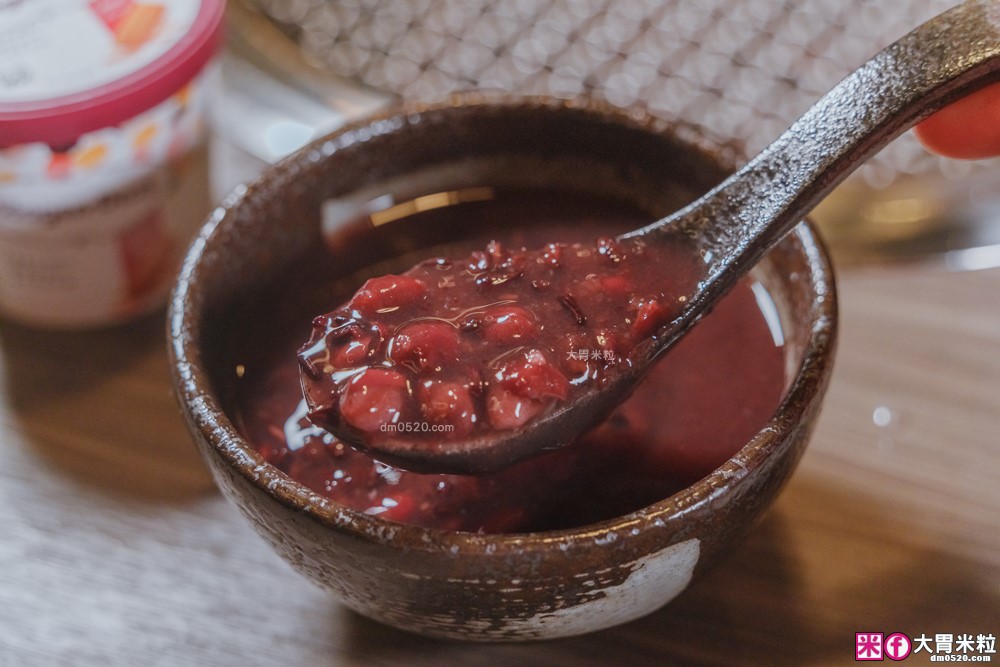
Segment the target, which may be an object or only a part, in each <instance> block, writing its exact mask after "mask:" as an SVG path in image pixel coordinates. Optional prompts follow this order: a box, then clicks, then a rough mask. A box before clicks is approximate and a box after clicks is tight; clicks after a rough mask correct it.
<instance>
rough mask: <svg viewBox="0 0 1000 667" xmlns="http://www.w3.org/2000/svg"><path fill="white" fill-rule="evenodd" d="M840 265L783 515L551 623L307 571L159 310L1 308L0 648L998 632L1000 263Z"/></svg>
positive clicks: (17, 660)
mask: <svg viewBox="0 0 1000 667" xmlns="http://www.w3.org/2000/svg"><path fill="white" fill-rule="evenodd" d="M840 287H841V304H842V329H841V332H842V335H841V346H840V352H839V357H838V360H837V366H836V375H835V378H834V381H833V384H832V387H831V389H830V393H829V396H828V399H827V403H826V407H825V411H824V413H823V416H822V420H821V423H820V426H819V429H818V432H817V433H816V435H815V438H814V439H813V442H812V445H811V448H810V450H809V452H808V453H807V455H806V457H805V459H804V461H803V462H802V465H801V467H800V469H799V471H798V472H797V473H796V475H795V477H794V478H793V481H792V482H791V484H790V485H789V487H788V488H787V490H786V491H785V492H784V494H783V495H782V496H781V498H780V499H779V501H778V502H777V504H776V505H775V507H774V508H773V509H772V511H771V512H770V513H769V514H768V516H767V518H766V519H765V520H764V522H763V523H762V524H761V525H759V526H758V527H757V528H756V529H755V530H754V531H753V532H752V534H751V536H750V538H749V539H748V540H747V541H746V542H745V543H744V544H743V545H742V546H741V547H740V548H739V550H738V551H737V552H736V553H734V554H733V556H732V557H731V558H729V559H728V560H727V561H725V562H724V563H723V564H722V565H720V566H719V567H718V568H717V569H715V570H714V571H712V572H711V573H710V574H709V575H708V576H706V577H705V578H703V579H701V580H700V581H698V582H696V583H695V584H694V585H692V586H691V587H690V589H689V590H687V591H686V592H685V593H684V594H683V595H682V596H681V597H680V598H678V599H677V600H676V601H675V602H674V603H672V604H671V605H669V606H668V607H666V608H665V609H663V610H661V611H659V612H656V613H654V614H653V615H651V616H649V617H647V618H645V619H642V620H639V621H636V622H634V623H631V624H629V625H626V626H624V627H620V628H617V629H613V630H609V631H605V632H602V633H598V634H594V635H590V636H586V637H581V638H576V639H568V640H561V641H553V642H547V643H537V644H530V645H491V646H477V645H461V644H453V643H446V642H439V641H433V640H428V639H423V638H420V637H416V636H412V635H409V634H405V633H401V632H398V631H395V630H392V629H390V628H387V627H383V626H381V625H379V624H376V623H374V622H371V621H368V620H365V619H362V618H360V617H358V616H356V615H354V614H353V613H351V612H349V611H347V610H346V609H344V608H343V607H342V606H340V605H339V604H338V603H337V602H336V601H335V600H334V599H332V598H330V597H328V596H327V594H325V593H323V592H321V591H319V590H317V589H315V588H313V587H312V585H311V584H309V583H308V582H307V581H305V580H304V579H302V578H300V577H299V576H298V575H297V574H295V573H294V572H292V570H291V569H290V568H289V567H288V566H286V565H285V563H284V562H283V561H282V560H281V559H279V558H278V557H277V556H276V555H275V554H274V553H272V552H271V550H270V548H269V547H268V546H267V545H265V543H264V542H263V541H262V540H260V539H259V538H258V537H257V536H256V535H255V534H254V533H253V532H252V531H251V529H250V528H249V526H248V525H247V524H246V523H245V522H244V521H243V519H242V518H241V517H240V516H239V515H238V514H237V512H236V510H235V509H234V508H232V507H231V506H229V505H228V504H227V503H226V502H225V501H224V500H223V499H222V497H221V496H220V495H219V494H218V493H217V492H216V490H215V488H214V486H213V484H212V481H211V479H210V478H209V476H208V474H207V472H206V470H205V468H204V467H203V466H202V464H201V461H200V460H199V459H198V457H197V455H196V454H195V452H194V448H193V446H192V444H191V442H190V441H189V439H188V435H187V433H186V431H185V428H184V426H183V424H182V421H181V418H180V416H179V414H178V410H177V408H176V407H175V403H174V397H173V394H172V389H171V385H170V378H169V373H168V366H167V360H166V354H165V344H164V340H163V322H162V315H160V316H156V317H152V318H150V319H147V320H146V321H143V322H139V323H137V324H135V325H132V326H128V327H126V328H123V329H117V330H112V331H103V332H96V333H85V334H72V335H69V334H54V333H39V332H36V331H30V330H27V329H22V328H20V327H17V326H15V325H12V324H9V323H0V359H2V362H0V377H2V382H0V531H2V532H0V665H12V666H18V667H21V666H26V665H45V666H49V665H81V666H87V665H101V666H108V665H124V666H128V667H134V666H136V665H239V666H250V665H280V664H289V665H366V666H367V665H403V664H406V665H450V664H484V665H485V664H490V665H495V664H508V663H512V662H514V661H517V663H518V664H519V665H521V666H522V667H527V666H529V665H546V666H551V665H573V666H576V665H581V664H595V665H606V664H619V665H620V664H632V665H642V664H656V665H667V664H680V665H726V666H729V665H740V664H747V665H846V664H854V656H853V653H852V651H853V645H854V633H855V632H862V631H877V632H885V633H889V632H893V631H902V632H905V633H907V634H908V635H910V636H911V637H912V636H916V635H920V634H926V635H928V636H933V635H935V634H936V633H953V634H955V635H957V634H962V633H971V634H973V635H975V634H993V635H1000V435H998V433H1000V270H998V269H991V270H983V271H978V272H965V273H951V272H946V271H944V270H943V269H941V268H938V267H935V266H926V265H925V266H909V267H892V268H863V269H850V270H844V271H842V272H841V274H840ZM926 656H927V654H926V653H924V654H923V655H921V656H918V657H913V658H910V660H909V662H910V663H911V664H914V663H918V664H924V663H927V662H929V661H928V659H927V657H926ZM995 661H1000V658H996V659H995Z"/></svg>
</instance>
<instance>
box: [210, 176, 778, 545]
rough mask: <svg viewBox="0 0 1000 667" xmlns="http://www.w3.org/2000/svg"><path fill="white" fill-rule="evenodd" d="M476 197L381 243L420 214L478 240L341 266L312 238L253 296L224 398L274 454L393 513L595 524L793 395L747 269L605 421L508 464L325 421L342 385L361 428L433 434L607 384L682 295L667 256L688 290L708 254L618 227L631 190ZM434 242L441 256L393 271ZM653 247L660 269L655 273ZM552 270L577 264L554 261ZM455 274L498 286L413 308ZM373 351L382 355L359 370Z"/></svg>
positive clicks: (681, 478)
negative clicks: (477, 471) (393, 443)
mask: <svg viewBox="0 0 1000 667" xmlns="http://www.w3.org/2000/svg"><path fill="white" fill-rule="evenodd" d="M460 199H461V197H453V198H452V199H451V200H450V201H458V200H460ZM480 199H481V200H479V201H466V202H464V203H453V204H452V205H447V206H439V207H437V208H432V209H431V210H424V211H421V212H410V213H409V214H408V215H406V216H405V217H404V218H403V219H396V220H393V221H392V223H391V224H390V225H385V226H386V228H387V233H386V235H385V243H392V240H391V239H392V236H391V234H392V230H391V228H392V227H393V226H397V225H415V226H418V227H417V228H420V229H426V230H428V233H427V237H426V238H428V239H431V240H438V239H437V238H435V236H438V237H439V236H440V234H437V235H436V234H435V232H434V230H456V229H462V230H470V229H472V230H476V233H477V234H478V236H476V237H472V238H469V239H463V240H462V241H459V242H452V243H447V244H445V245H438V246H435V247H429V248H422V249H413V252H410V253H406V252H402V253H401V254H400V256H399V257H398V258H396V259H394V260H392V261H391V262H388V263H386V262H381V263H378V264H377V265H374V266H372V267H369V268H367V269H365V270H364V271H361V272H359V273H357V274H355V275H353V276H352V277H351V278H350V279H348V280H344V279H343V278H339V279H338V278H336V276H335V273H336V272H335V267H332V266H330V264H331V262H330V261H329V256H328V255H327V254H326V253H324V251H323V249H321V248H320V249H315V252H314V253H313V254H312V256H311V257H309V258H307V259H305V260H304V261H302V262H300V263H299V264H297V265H296V266H294V267H292V268H290V269H289V270H288V273H287V274H286V275H285V276H283V277H282V279H280V280H278V281H275V284H274V288H273V291H272V292H270V293H267V294H260V295H258V299H256V304H258V305H256V306H255V304H245V306H244V309H245V311H246V312H248V313H250V315H249V316H248V317H246V321H247V322H248V325H247V326H246V327H245V329H246V330H245V331H244V332H243V334H242V335H241V336H239V337H238V338H237V340H236V341H234V347H235V351H234V353H233V354H234V355H235V359H236V363H235V364H234V366H235V376H234V385H233V387H232V388H230V389H231V393H232V395H231V397H230V399H231V400H232V401H233V402H234V404H235V406H236V408H237V410H236V414H237V415H238V419H237V422H238V427H239V428H240V429H241V430H242V432H243V433H244V435H245V436H246V438H247V439H248V441H249V442H251V443H252V444H253V446H254V447H255V448H256V449H257V451H258V452H259V453H260V454H261V455H262V456H263V457H264V458H265V459H266V460H267V461H268V462H270V463H271V464H273V465H275V466H277V467H278V468H279V469H281V470H282V471H284V472H285V473H287V474H288V475H289V476H290V477H292V478H293V479H295V480H297V481H298V482H300V483H302V484H304V485H305V486H307V487H309V488H310V489H312V490H314V491H316V492H317V493H319V494H322V495H323V496H326V497H328V498H330V499H331V500H334V501H336V502H338V503H341V504H343V505H345V506H347V507H350V508H352V509H355V510H358V511H361V512H366V513H369V514H376V515H378V516H380V517H382V518H384V519H389V520H392V521H397V522H400V523H407V524H413V525H418V526H424V527H433V528H441V529H447V530H461V531H472V532H475V531H481V532H487V533H497V532H524V531H534V530H547V529H558V528H567V527H573V526H579V525H584V524H587V523H591V522H594V521H599V520H602V519H607V518H611V517H614V516H619V515H621V514H624V513H627V512H630V511H634V510H638V509H641V508H642V507H645V506H647V505H649V504H652V503H654V502H656V501H658V500H661V499H663V498H666V497H668V496H670V495H671V494H673V493H674V492H676V491H678V490H680V489H682V488H684V487H686V486H688V485H690V484H691V483H693V482H695V481H697V480H698V479H700V478H702V477H704V476H705V475H706V474H708V473H709V472H711V471H712V470H714V469H715V468H716V467H718V466H719V465H721V464H722V463H723V462H725V461H726V460H727V459H728V458H730V457H731V456H732V455H733V454H734V453H735V452H736V451H737V450H738V449H739V448H740V447H742V446H743V445H744V444H745V443H746V442H747V441H748V440H749V439H750V438H751V437H752V436H753V435H754V434H755V433H756V432H757V431H758V430H759V429H760V428H761V427H762V426H764V424H766V423H767V421H768V420H769V419H770V417H771V416H772V414H773V413H774V412H775V410H776V408H777V406H778V404H779V402H780V400H781V397H782V393H783V391H784V384H785V378H784V355H783V351H782V349H781V346H782V344H783V340H782V334H781V330H780V327H779V325H778V323H777V315H776V313H775V311H774V305H773V303H772V302H771V299H770V296H769V295H768V294H767V292H766V291H765V290H764V289H763V287H762V285H761V284H760V283H757V282H755V281H754V280H753V279H752V277H751V278H748V279H745V280H743V281H742V282H740V283H739V284H738V285H737V286H736V287H735V288H734V289H733V290H732V292H730V293H729V294H728V295H727V296H726V297H725V298H724V299H722V301H721V302H720V303H719V304H718V305H717V306H716V307H715V309H714V310H713V311H712V312H711V313H710V314H708V315H707V316H705V317H704V318H703V319H702V320H701V321H700V322H699V323H698V324H697V325H696V326H695V327H694V328H693V329H692V330H691V331H690V333H689V334H688V335H687V336H686V337H685V338H684V339H682V340H681V341H680V342H679V343H678V344H677V345H676V346H675V347H674V348H673V349H672V350H670V351H669V352H668V353H667V354H666V355H665V356H664V357H663V358H662V359H661V360H660V361H659V362H658V363H657V364H656V366H655V368H654V369H653V370H652V372H651V373H650V374H649V375H648V376H647V377H646V379H645V380H644V381H643V382H642V384H641V385H640V386H639V388H638V389H637V390H636V392H635V393H634V394H633V395H632V396H631V398H629V399H628V400H627V401H626V402H625V403H623V404H622V405H621V406H619V407H618V409H617V410H616V411H615V412H614V413H612V415H611V416H610V417H609V418H608V419H607V420H606V421H605V422H604V423H602V424H601V425H600V426H599V427H597V428H596V429H594V430H592V431H590V432H589V433H587V434H586V435H585V436H583V437H582V438H581V439H580V440H579V441H577V442H576V443H574V444H572V445H570V446H567V447H564V448H562V449H559V450H555V451H551V452H546V453H543V454H541V455H539V456H536V457H534V458H530V459H528V460H524V461H521V462H518V463H516V464H514V465H512V466H511V467H509V468H507V469H504V470H501V471H499V472H493V473H488V474H482V475H475V476H471V475H470V476H465V475H442V474H423V473H417V472H411V471H407V470H401V469H399V468H396V467H393V466H390V465H387V464H385V463H382V462H380V461H378V460H376V459H374V458H372V457H371V456H370V455H368V454H367V453H364V452H362V451H359V450H355V449H353V448H352V447H351V446H349V445H346V444H345V443H343V442H341V441H339V440H338V439H337V438H335V437H334V436H332V435H331V434H330V433H328V432H327V431H326V430H324V428H323V425H324V420H325V419H327V418H328V415H330V413H331V411H330V409H329V408H330V405H329V402H330V400H331V399H329V398H328V397H330V396H335V397H336V398H335V400H336V408H337V409H336V410H335V411H334V412H335V416H336V418H338V419H341V418H342V419H345V420H347V421H348V422H349V424H350V426H352V427H353V428H357V429H359V430H361V431H366V432H369V433H385V432H386V427H385V426H383V425H384V424H387V423H393V424H398V426H393V427H392V428H394V429H398V431H397V433H398V432H399V431H402V430H403V429H406V430H407V432H406V433H405V435H406V436H407V437H424V438H446V437H454V436H455V435H458V436H461V435H466V434H468V433H470V432H472V431H474V430H475V429H477V428H513V427H517V426H519V425H521V424H523V423H525V421H527V420H529V419H530V418H531V417H532V416H533V415H534V414H536V413H537V412H538V411H540V410H543V409H545V407H546V405H547V404H548V402H549V401H553V400H565V399H566V398H567V396H570V395H571V394H572V392H573V390H574V387H577V386H579V385H580V384H581V383H584V382H600V380H601V378H602V377H603V376H604V375H606V374H607V373H610V372H613V370H614V367H615V365H616V364H618V363H621V362H622V360H623V359H624V358H625V357H626V356H627V354H628V352H629V349H630V346H631V344H632V341H633V340H639V339H641V338H643V337H646V336H648V335H649V334H650V333H651V332H652V331H653V330H654V329H655V328H656V327H657V326H658V325H659V324H661V323H663V322H665V321H666V320H667V319H668V318H669V317H671V316H672V312H673V311H672V310H671V309H672V307H673V300H674V299H675V298H676V297H675V296H672V292H673V291H677V294H680V293H682V292H681V291H680V290H679V289H677V290H674V288H672V287H671V286H669V285H658V284H654V282H653V281H654V280H661V278H659V276H662V275H663V274H664V273H665V272H664V271H663V268H662V267H663V266H672V267H675V269H676V272H677V276H678V283H676V286H679V287H687V285H686V284H685V282H684V281H689V280H691V277H692V276H695V275H696V274H697V267H696V266H695V264H696V262H697V261H698V260H697V254H696V253H693V252H690V251H687V250H686V249H683V248H676V247H669V246H664V247H662V248H655V249H653V248H646V247H643V246H641V245H636V244H634V243H632V242H616V241H614V240H613V235H614V234H616V233H620V232H623V231H627V230H629V229H634V228H637V227H641V226H643V225H644V224H646V223H648V222H650V220H651V217H650V215H649V214H648V213H646V212H644V211H642V210H639V209H637V208H636V207H634V206H633V205H631V204H629V203H626V202H622V201H618V200H615V199H611V198H605V197H603V196H599V195H589V194H581V193H579V192H561V191H548V190H546V191H530V190H495V191H492V190H491V191H490V196H489V197H488V198H480ZM414 208H419V207H414ZM359 224H361V225H362V226H364V227H365V228H369V227H370V226H371V224H372V223H371V222H370V221H369V220H367V219H366V220H364V221H361V222H359ZM376 224H378V222H376ZM370 242H371V241H369V243H370ZM526 248H527V249H533V250H530V251H526V250H525V249H526ZM401 250H408V249H406V248H401ZM364 252H365V251H364V249H361V248H359V254H360V255H364ZM438 257H440V258H464V259H461V260H455V259H452V260H444V259H433V258H438ZM424 258H432V259H429V260H426V261H424V262H421V263H420V264H417V266H416V267H415V268H413V269H412V270H410V271H408V272H407V273H404V274H400V273H399V272H405V271H407V270H408V269H411V267H413V266H414V264H415V263H416V262H417V261H419V260H421V259H424ZM653 262H655V263H656V266H657V267H658V268H657V270H656V271H651V270H648V267H650V266H651V265H650V263H653ZM591 265H593V266H591ZM559 266H567V267H568V268H569V269H571V270H567V271H565V272H564V273H560V272H558V271H554V270H553V269H554V268H556V267H559ZM644 267H647V268H644ZM563 276H571V277H572V278H569V277H567V278H564V277H563ZM570 279H572V281H573V282H572V284H569V283H568V282H567V281H569V280H570ZM463 280H464V281H465V284H464V286H465V287H466V296H468V292H469V290H474V289H477V288H483V287H484V286H485V288H486V291H485V292H483V293H485V294H487V298H485V299H484V300H483V302H482V303H476V304H475V305H474V306H472V307H469V306H468V303H467V302H463V305H462V306H461V307H453V308H452V309H451V310H448V308H449V304H448V303H445V302H441V303H437V302H436V301H435V302H433V303H431V304H430V305H426V304H425V307H426V308H430V309H431V311H434V309H436V311H434V312H437V313H441V312H447V313H448V316H447V317H439V316H433V317H431V316H427V315H425V314H421V313H419V312H418V313H415V312H413V311H412V309H408V307H407V306H408V304H409V303H412V302H413V297H415V296H420V295H421V294H422V293H423V291H424V288H425V286H426V285H427V284H428V283H429V282H431V281H433V283H434V284H439V283H442V281H443V284H448V283H449V281H450V282H451V284H455V283H456V282H457V283H458V286H459V287H462V286H463V284H462V281H463ZM539 290H541V291H545V292H546V293H548V294H551V295H554V298H555V303H557V304H558V307H551V306H546V307H545V308H540V309H532V308H530V307H526V306H525V303H526V300H525V298H524V295H526V294H527V295H530V293H531V292H533V291H539ZM442 298H443V297H442ZM425 301H426V300H425ZM255 309H256V310H255ZM431 311H429V312H431ZM623 314H624V315H623ZM623 318H626V319H627V321H624V320H623ZM540 332H544V336H540ZM539 340H543V341H544V345H542V344H540V343H538V341H539ZM331 341H332V343H331ZM297 353H298V357H301V362H302V366H301V368H300V359H299V358H297ZM373 356H376V357H378V361H379V364H378V365H377V366H375V365H371V364H369V365H367V366H366V365H365V364H366V363H368V362H369V361H370V359H371V358H372V357H373ZM443 362H446V365H448V366H449V368H451V369H452V370H451V372H450V373H449V374H447V376H445V377H441V376H440V375H438V374H435V373H434V372H433V370H434V368H437V367H439V366H440V365H441V364H442V363H443ZM324 367H325V369H326V372H324ZM330 368H346V369H354V370H352V371H351V372H349V373H346V374H344V376H343V377H344V378H348V380H350V379H351V378H357V376H358V375H359V374H361V375H363V376H366V377H365V378H364V380H363V382H364V384H365V392H364V393H363V394H362V393H360V392H359V393H358V394H357V395H356V396H352V395H350V394H344V391H345V388H346V387H348V385H347V384H346V383H344V380H343V378H338V377H337V376H336V375H334V374H331V373H330V372H329V370H330ZM358 368H361V369H362V370H360V371H358V370H357V369H358ZM300 373H301V382H300ZM338 383H340V385H339V386H334V385H337V384H338ZM303 389H305V392H306V397H308V398H309V400H308V401H307V400H306V397H304V396H303ZM348 391H349V390H348ZM362 397H363V400H362ZM323 401H327V402H328V403H327V404H324V402H323ZM393 418H395V419H393Z"/></svg>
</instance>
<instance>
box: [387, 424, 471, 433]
mask: <svg viewBox="0 0 1000 667" xmlns="http://www.w3.org/2000/svg"><path fill="white" fill-rule="evenodd" d="M380 430H381V431H382V432H383V433H451V432H452V431H454V430H455V425H454V424H431V423H430V422H397V423H395V424H382V426H381V427H380Z"/></svg>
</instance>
